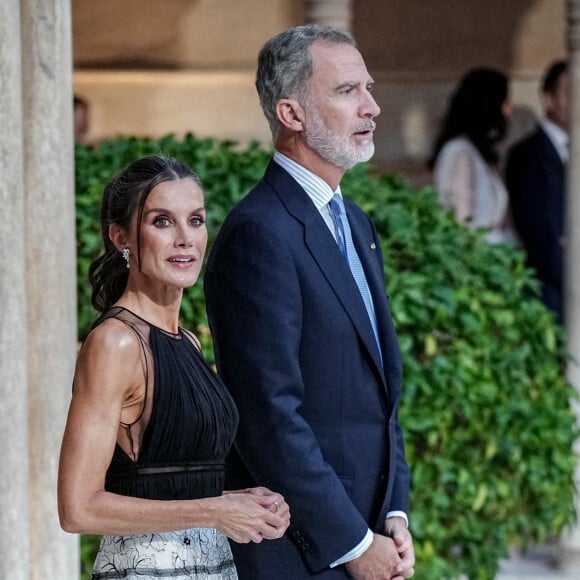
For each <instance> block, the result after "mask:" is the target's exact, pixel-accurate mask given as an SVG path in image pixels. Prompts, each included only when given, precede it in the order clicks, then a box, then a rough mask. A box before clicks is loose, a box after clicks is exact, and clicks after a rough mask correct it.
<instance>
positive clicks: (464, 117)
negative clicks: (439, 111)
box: [429, 68, 508, 167]
mask: <svg viewBox="0 0 580 580" xmlns="http://www.w3.org/2000/svg"><path fill="white" fill-rule="evenodd" d="M507 96H508V79H507V77H506V76H505V75H504V74H502V73H501V72H498V71H496V70H493V69H488V68H477V69H473V70H470V71H469V72H468V73H467V74H466V75H465V76H464V77H463V78H462V80H461V82H460V83H459V86H458V87H457V89H456V90H455V92H454V93H453V95H452V96H451V100H450V102H449V106H448V109H447V114H446V116H445V120H444V122H443V128H442V130H441V132H440V133H439V135H438V137H437V139H436V141H435V147H434V150H433V155H432V157H431V159H430V160H429V166H430V167H433V166H434V164H435V160H436V159H437V156H438V155H439V152H440V151H441V149H442V148H443V146H444V145H445V144H446V143H447V141H450V140H451V139H453V138H455V137H459V136H464V137H467V138H468V139H469V140H470V141H471V142H472V143H473V144H474V145H475V147H476V148H477V150H478V151H479V152H480V153H481V155H482V157H483V158H484V159H485V160H486V161H487V162H488V163H496V162H497V160H498V154H497V151H496V150H495V146H496V144H497V143H498V142H499V141H501V140H502V139H503V138H504V137H505V134H506V131H507V119H506V117H505V115H504V114H503V112H502V105H503V103H504V102H505V100H506V99H507Z"/></svg>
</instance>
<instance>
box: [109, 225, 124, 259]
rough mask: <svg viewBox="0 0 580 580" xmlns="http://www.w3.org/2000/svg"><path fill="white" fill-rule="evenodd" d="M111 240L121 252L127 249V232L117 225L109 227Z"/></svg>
mask: <svg viewBox="0 0 580 580" xmlns="http://www.w3.org/2000/svg"><path fill="white" fill-rule="evenodd" d="M109 239H110V240H111V242H113V245H114V246H115V248H117V250H119V252H120V251H121V250H122V249H123V248H126V247H127V234H126V233H125V230H124V229H123V228H121V227H119V226H118V225H117V224H111V225H110V226H109Z"/></svg>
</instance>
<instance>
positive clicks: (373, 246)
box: [371, 242, 377, 250]
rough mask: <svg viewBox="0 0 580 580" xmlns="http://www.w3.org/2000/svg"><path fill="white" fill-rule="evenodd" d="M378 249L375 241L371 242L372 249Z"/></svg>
mask: <svg viewBox="0 0 580 580" xmlns="http://www.w3.org/2000/svg"><path fill="white" fill-rule="evenodd" d="M376 249H377V247H376V246H375V243H374V242H373V243H372V244H371V250H376Z"/></svg>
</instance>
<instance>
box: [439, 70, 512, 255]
mask: <svg viewBox="0 0 580 580" xmlns="http://www.w3.org/2000/svg"><path fill="white" fill-rule="evenodd" d="M510 114H511V104H510V101H509V98H508V79H507V77H506V76H505V75H504V74H502V73H501V72H499V71H496V70H493V69H488V68H476V69H472V70H470V71H469V72H467V73H466V74H465V75H464V77H463V78H462V79H461V81H460V83H459V85H458V87H457V88H456V89H455V91H454V92H453V94H452V96H451V99H450V101H449V105H448V109H447V112H446V115H445V118H444V122H443V126H442V128H441V131H440V133H439V135H438V137H437V139H436V141H435V147H434V151H433V155H432V157H431V159H430V161H429V165H430V167H431V168H432V169H433V181H434V186H435V189H436V190H437V192H438V196H439V201H440V203H441V205H443V206H444V207H447V208H450V209H453V210H454V211H455V215H456V217H457V220H458V221H460V222H461V223H464V224H465V225H466V226H468V227H471V228H487V229H488V232H487V234H486V238H487V240H488V241H489V242H490V243H515V241H516V236H515V234H514V230H513V228H512V226H511V219H510V216H509V202H508V194H507V190H506V188H505V185H504V183H503V181H502V179H501V176H500V173H499V170H498V160H499V154H498V151H497V146H498V145H499V143H500V142H501V141H502V140H503V138H504V137H505V135H506V132H507V127H508V121H509V116H510Z"/></svg>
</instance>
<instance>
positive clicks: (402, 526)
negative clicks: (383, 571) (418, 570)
mask: <svg viewBox="0 0 580 580" xmlns="http://www.w3.org/2000/svg"><path fill="white" fill-rule="evenodd" d="M385 534H386V535H387V536H388V537H389V538H392V539H393V542H395V546H396V548H397V552H398V554H399V556H400V558H401V562H402V564H403V566H402V570H401V574H400V575H399V576H395V577H393V579H392V580H401V579H402V578H411V576H413V574H414V573H415V549H414V548H413V537H412V536H411V532H409V529H408V528H407V522H405V520H404V519H403V518H400V517H392V518H387V521H386V522H385Z"/></svg>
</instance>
